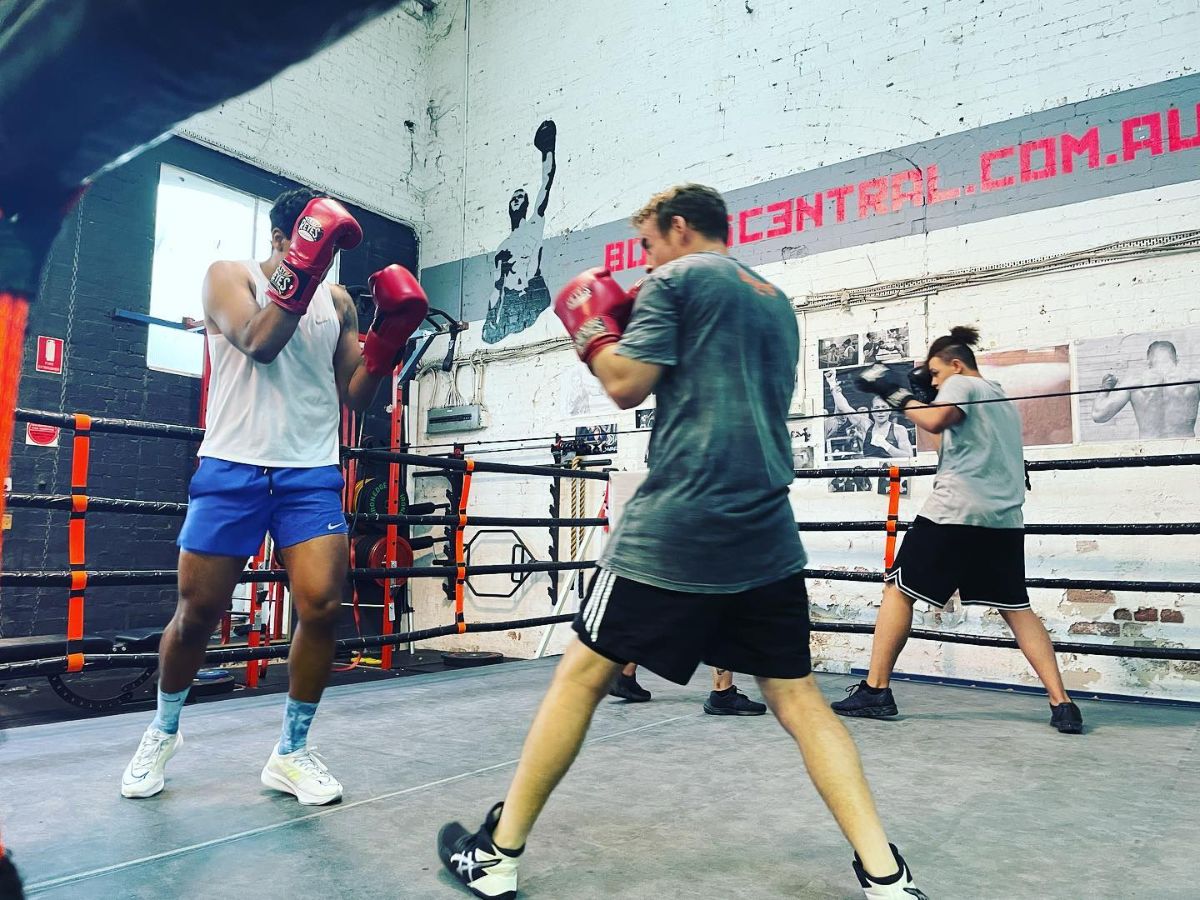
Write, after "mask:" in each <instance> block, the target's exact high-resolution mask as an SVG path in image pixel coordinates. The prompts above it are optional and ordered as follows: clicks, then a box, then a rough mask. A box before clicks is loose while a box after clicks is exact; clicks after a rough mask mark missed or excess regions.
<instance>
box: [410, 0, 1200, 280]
mask: <svg viewBox="0 0 1200 900" xmlns="http://www.w3.org/2000/svg"><path fill="white" fill-rule="evenodd" d="M747 6H749V8H751V9H753V12H752V13H748V12H747V11H746V7H747ZM881 8H882V7H880V6H879V5H878V4H864V3H852V2H849V0H837V2H833V3H828V4H817V3H799V2H795V0H750V3H749V4H744V3H742V2H740V0H739V2H733V0H688V2H686V3H665V2H660V3H646V2H638V0H612V2H608V3H572V4H563V3H561V2H554V0H515V2H511V3H502V4H500V3H480V2H476V3H473V4H472V5H471V21H470V41H469V53H467V54H466V55H465V56H464V48H465V47H466V46H467V43H468V42H467V40H466V30H465V28H464V3H463V2H462V0H447V2H443V3H441V4H440V5H439V9H438V11H437V13H436V16H435V21H434V22H433V23H432V25H431V33H432V34H434V35H435V37H434V39H433V41H432V44H431V54H430V59H429V74H430V77H431V82H430V97H431V99H432V101H433V103H434V104H436V106H437V108H438V109H439V110H440V111H441V112H442V113H443V114H444V116H445V117H444V118H442V119H441V120H440V122H439V128H438V140H439V141H440V143H439V144H438V147H437V150H436V152H434V153H432V154H431V157H435V158H436V165H432V164H431V166H430V169H429V174H430V183H429V194H428V197H427V207H426V209H427V215H426V221H425V224H426V229H427V230H426V233H425V237H424V249H423V254H422V255H423V259H422V264H423V265H425V266H430V265H434V264H437V263H440V262H445V261H448V260H453V259H458V258H460V257H462V256H470V255H474V254H476V253H480V252H483V251H488V250H494V249H495V245H496V243H497V242H498V240H499V238H500V237H502V236H503V234H504V233H505V231H506V228H507V220H506V218H505V216H504V209H505V204H506V203H507V200H508V197H509V196H510V194H511V192H512V189H513V188H514V187H516V186H517V185H525V186H526V187H535V185H532V184H531V182H532V180H533V179H535V178H536V176H537V171H536V164H535V162H531V161H530V157H531V149H530V140H531V138H532V135H533V131H534V129H535V128H536V127H537V124H538V122H540V121H541V120H542V119H546V118H551V119H554V120H555V122H556V123H557V124H558V128H559V160H558V162H559V172H558V180H557V183H556V185H555V188H554V196H553V198H552V200H551V206H550V210H549V219H548V227H547V235H553V234H561V233H563V232H565V231H568V230H577V229H580V228H584V227H587V226H590V225H594V224H598V223H602V222H608V221H612V220H615V219H621V218H624V217H625V216H627V215H628V214H629V212H630V211H632V210H633V209H634V208H636V207H637V206H638V205H640V204H641V202H643V201H644V200H645V198H646V197H647V196H648V195H649V194H651V193H652V192H654V191H655V190H658V189H660V188H662V187H664V186H666V185H667V184H669V183H672V182H674V181H679V180H683V179H690V180H695V181H701V182H704V183H707V184H712V185H713V186H715V187H717V188H720V189H722V190H728V189H733V188H739V187H743V186H745V185H749V184H754V183H757V182H761V181H765V180H767V179H770V178H774V177H778V176H781V175H787V174H790V173H793V172H803V171H806V170H809V169H813V168H816V167H818V166H821V165H825V164H830V163H834V162H837V161H840V160H846V159H853V158H856V157H858V156H862V155H864V154H868V153H874V152H878V151H885V150H890V149H893V148H896V147H901V146H904V145H906V144H910V143H913V142H917V141H922V140H927V139H929V138H932V137H935V136H937V135H947V134H952V133H955V132H959V131H963V130H966V129H969V128H973V127H977V126H981V125H985V124H988V123H992V122H998V121H1002V120H1005V119H1009V118H1012V117H1014V116H1019V115H1022V114H1026V113H1030V112H1035V111H1039V110H1043V109H1048V108H1052V107H1055V106H1058V105H1061V104H1064V103H1070V102H1075V101H1081V100H1085V99H1089V98H1094V97H1098V96H1101V95H1104V94H1107V93H1110V92H1112V91H1116V90H1121V89H1124V88H1129V87H1135V86H1139V85H1144V84H1151V83H1154V82H1157V81H1161V80H1164V79H1168V78H1173V77H1176V76H1179V75H1184V74H1187V73H1188V72H1190V71H1192V70H1193V68H1194V67H1192V66H1191V65H1190V64H1189V60H1191V58H1192V56H1193V54H1192V49H1193V45H1194V43H1195V38H1196V35H1197V33H1198V31H1200V7H1198V6H1197V4H1196V3H1195V2H1193V0H1162V2H1151V0H1133V2H1129V3H1122V4H1117V3H1109V2H1101V3H1095V2H1085V0H1061V2H1051V0H1007V2H1004V3H979V2H977V0H945V2H937V3H929V2H926V0H896V2H893V3H889V4H887V5H886V8H887V9H888V10H889V12H887V13H883V14H881V13H880V12H879V10H880V9H881ZM442 35H444V36H442ZM467 88H469V90H467ZM468 105H469V118H468V116H467V115H466V114H465V110H466V108H467V107H468ZM464 195H465V197H466V203H465V208H464V203H463V197H464Z"/></svg>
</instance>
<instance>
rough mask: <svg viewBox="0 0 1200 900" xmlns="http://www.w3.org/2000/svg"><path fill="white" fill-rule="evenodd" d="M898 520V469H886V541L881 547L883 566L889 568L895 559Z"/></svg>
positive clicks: (893, 467)
mask: <svg viewBox="0 0 1200 900" xmlns="http://www.w3.org/2000/svg"><path fill="white" fill-rule="evenodd" d="M899 521H900V470H899V469H898V468H896V467H895V466H892V467H891V468H889V469H888V512H887V541H886V543H885V544H884V548H883V567H884V568H885V569H890V568H891V567H892V563H893V562H895V560H896V526H897V524H898V523H899Z"/></svg>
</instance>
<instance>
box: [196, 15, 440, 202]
mask: <svg viewBox="0 0 1200 900" xmlns="http://www.w3.org/2000/svg"><path fill="white" fill-rule="evenodd" d="M414 7H415V8H417V9H419V7H416V5H415V4H411V3H406V4H404V5H403V6H401V7H399V8H398V9H396V10H395V11H393V12H392V13H389V14H387V15H384V16H383V17H381V18H380V19H377V20H376V21H374V22H372V23H370V24H368V25H366V26H364V27H363V28H360V29H359V30H358V31H356V32H354V33H353V34H351V35H349V36H347V37H345V38H343V39H342V40H341V41H339V42H338V43H337V44H335V45H333V46H332V47H329V48H328V49H326V50H324V51H323V52H321V53H319V54H317V55H316V56H314V57H313V58H312V59H309V60H307V61H306V62H303V63H301V64H299V65H297V66H293V67H292V68H291V69H288V70H287V71H286V72H284V73H282V74H281V75H279V76H277V77H276V78H274V79H272V80H271V81H269V82H268V83H267V84H265V85H263V86H262V87H260V88H258V89H256V90H253V91H251V92H250V93H248V94H244V95H243V96H241V97H237V98H235V99H233V100H230V101H228V102H226V103H223V104H221V105H220V106H218V107H216V108H214V109H212V110H209V111H208V112H205V113H202V114H200V115H198V116H194V117H193V118H191V119H189V120H188V121H187V122H185V123H184V124H183V125H182V126H180V128H178V129H177V132H178V133H179V134H182V135H183V136H184V137H190V138H192V139H194V140H197V141H200V142H201V143H205V144H209V145H211V146H214V147H216V148H217V149H220V150H222V151H224V152H226V153H229V154H230V155H231V156H235V157H237V158H239V159H243V160H245V161H247V162H249V163H252V164H254V165H256V166H260V167H261V168H264V169H266V170H268V171H271V172H279V173H281V174H284V175H287V176H289V177H291V178H294V179H295V180H296V181H299V182H301V183H302V184H308V185H311V186H313V187H316V188H320V189H322V190H326V191H328V192H329V193H331V194H334V195H335V196H338V197H342V198H343V199H346V200H349V201H351V202H353V203H356V204H358V205H359V206H362V207H365V208H367V209H370V210H373V211H375V212H378V213H381V214H382V215H385V216H388V217H390V218H394V219H397V220H398V221H402V222H407V223H410V224H415V223H418V222H420V221H421V220H422V219H423V218H424V203H423V201H424V195H423V191H422V179H423V178H424V160H425V155H426V146H425V144H426V140H427V127H426V123H427V119H426V117H425V106H426V99H425V98H426V93H427V89H428V87H427V85H428V80H427V77H426V74H425V70H424V65H423V59H424V55H425V52H426V42H427V31H426V24H425V21H424V20H423V19H422V18H421V17H420V16H417V15H413V12H414V11H415V10H414ZM279 12H280V14H281V15H287V9H286V7H280V10H279ZM271 39H279V38H278V37H277V36H276V37H273V36H272V33H271V31H270V30H269V28H268V29H267V30H266V31H264V33H263V40H271ZM405 121H409V122H412V123H413V127H412V129H409V128H408V127H406V126H405Z"/></svg>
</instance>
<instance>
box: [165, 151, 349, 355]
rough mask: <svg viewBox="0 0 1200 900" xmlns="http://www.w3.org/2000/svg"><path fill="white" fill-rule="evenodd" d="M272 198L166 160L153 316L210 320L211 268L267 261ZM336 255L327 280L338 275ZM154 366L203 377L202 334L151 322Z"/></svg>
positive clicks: (177, 319) (332, 279)
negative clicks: (203, 295) (204, 295)
mask: <svg viewBox="0 0 1200 900" xmlns="http://www.w3.org/2000/svg"><path fill="white" fill-rule="evenodd" d="M271 202H272V201H271V200H269V199H263V198H261V197H255V196H254V195H253V194H248V193H246V192H245V191H239V190H236V189H234V188H231V187H226V186H225V185H223V184H218V183H217V182H215V181H210V180H209V179H207V178H202V177H201V176H199V175H196V174H194V173H192V172H187V171H185V170H183V169H178V168H175V167H174V166H168V165H163V166H161V167H160V169H159V174H158V200H157V203H156V207H155V224H154V265H153V270H152V273H151V277H150V315H151V316H154V317H155V318H158V319H166V320H168V321H171V322H182V321H183V320H184V319H185V318H190V319H196V320H203V318H204V309H203V305H202V302H201V299H200V291H201V286H202V285H203V282H204V273H205V272H206V271H208V267H209V266H210V265H211V264H212V263H213V262H215V261H216V260H218V259H259V260H261V259H264V258H266V255H267V254H268V252H269V250H270V235H271V223H270V218H269V214H270V211H271ZM338 262H339V260H338V259H336V258H335V259H334V264H333V268H331V269H330V272H329V277H327V278H326V281H334V282H336V280H337V269H338ZM146 365H147V366H148V367H149V368H151V369H155V370H158V371H160V372H174V373H176V374H179V375H191V376H195V377H199V376H200V374H201V372H202V371H203V365H204V337H203V335H201V334H196V333H190V332H187V331H181V330H178V329H175V328H166V327H164V326H161V325H151V326H149V334H148V335H147V341H146Z"/></svg>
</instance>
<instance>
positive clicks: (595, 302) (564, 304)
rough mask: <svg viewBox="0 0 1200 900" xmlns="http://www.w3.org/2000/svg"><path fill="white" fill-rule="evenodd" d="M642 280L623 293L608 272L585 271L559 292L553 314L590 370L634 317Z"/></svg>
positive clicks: (623, 289) (615, 341) (599, 270)
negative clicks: (595, 359) (603, 351)
mask: <svg viewBox="0 0 1200 900" xmlns="http://www.w3.org/2000/svg"><path fill="white" fill-rule="evenodd" d="M645 280H646V279H644V278H643V279H640V280H639V281H638V282H637V284H635V285H634V286H633V287H632V288H631V289H630V290H628V291H626V290H625V288H623V287H621V285H619V284H617V282H616V279H614V278H613V277H612V273H611V272H609V271H608V270H607V269H588V270H587V271H586V272H584V273H583V274H582V275H577V276H575V278H573V279H571V281H570V282H568V283H567V286H566V287H565V288H563V289H562V290H561V291H559V292H558V296H557V297H556V298H555V299H554V313H555V315H557V316H558V317H559V318H560V319H561V320H562V323H563V325H565V326H566V329H567V333H568V334H570V335H571V341H572V343H574V344H575V352H576V353H578V354H579V358H580V359H582V360H583V361H584V362H585V363H587V364H588V367H589V368H590V367H591V364H592V360H593V359H594V358H595V356H596V354H597V353H599V352H600V351H601V350H602V349H603V348H604V347H607V346H608V345H609V344H615V343H617V341H619V340H621V335H622V334H624V333H625V328H626V327H627V326H628V325H629V317H630V315H632V314H633V301H634V300H635V299H636V297H637V293H638V291H639V290H640V289H641V287H642V282H644V281H645Z"/></svg>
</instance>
